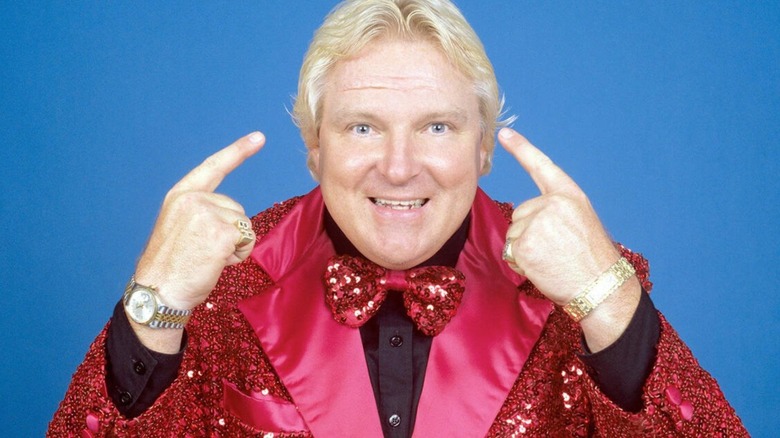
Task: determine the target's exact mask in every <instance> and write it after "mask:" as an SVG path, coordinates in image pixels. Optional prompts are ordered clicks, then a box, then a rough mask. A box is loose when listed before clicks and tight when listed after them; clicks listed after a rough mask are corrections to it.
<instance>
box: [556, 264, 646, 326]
mask: <svg viewBox="0 0 780 438" xmlns="http://www.w3.org/2000/svg"><path fill="white" fill-rule="evenodd" d="M635 273H636V271H635V270H634V267H633V266H632V265H631V263H629V262H628V260H626V258H625V257H620V259H619V260H618V261H617V262H615V263H614V264H613V265H612V266H610V267H609V269H607V270H606V271H604V272H603V273H601V275H599V276H598V277H597V278H596V279H595V280H594V281H593V282H592V283H591V284H589V285H588V286H587V287H586V288H585V289H583V291H582V292H580V293H579V294H577V296H576V297H574V299H572V300H571V301H569V303H568V304H566V305H565V306H564V307H563V310H564V311H565V312H566V313H568V314H569V316H571V318H572V319H573V320H574V321H575V322H580V321H581V320H582V319H583V318H585V317H586V316H588V314H589V313H590V312H591V311H593V309H595V308H596V307H598V306H599V304H601V303H602V302H603V301H604V300H605V299H607V297H609V296H610V295H612V293H613V292H615V291H616V290H617V289H618V288H620V286H622V285H623V283H625V282H626V280H628V279H629V278H631V276H633V275H634V274H635Z"/></svg>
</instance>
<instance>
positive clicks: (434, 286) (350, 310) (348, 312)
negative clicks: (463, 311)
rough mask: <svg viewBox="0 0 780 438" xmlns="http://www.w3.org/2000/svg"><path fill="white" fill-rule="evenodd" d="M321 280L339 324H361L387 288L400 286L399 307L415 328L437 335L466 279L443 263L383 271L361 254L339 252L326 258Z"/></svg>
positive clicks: (450, 317)
mask: <svg viewBox="0 0 780 438" xmlns="http://www.w3.org/2000/svg"><path fill="white" fill-rule="evenodd" d="M323 280H324V282H325V302H326V303H327V304H328V307H330V309H331V310H332V311H333V316H334V318H335V320H336V321H338V322H339V323H341V324H346V325H348V326H350V327H360V326H361V325H363V324H365V323H366V321H368V320H369V319H370V318H371V317H372V316H374V314H375V313H376V312H377V311H378V310H379V307H380V306H381V305H382V303H383V302H384V300H385V297H386V296H387V293H388V292H389V291H391V290H399V291H401V290H402V291H403V300H404V307H406V310H407V313H408V315H409V317H410V318H411V319H412V321H414V323H415V325H416V326H417V328H418V329H420V331H421V332H423V333H425V334H426V335H428V336H436V335H438V334H439V333H440V332H441V331H442V330H443V329H444V327H445V326H446V325H447V323H448V322H449V321H450V320H451V319H452V317H453V316H455V313H456V312H457V309H458V305H460V301H461V299H462V298H463V292H464V290H465V280H466V279H465V277H464V276H463V274H462V273H461V272H460V271H458V270H456V269H453V268H449V267H446V266H428V267H424V268H417V269H410V270H408V271H387V270H386V269H384V268H382V267H381V266H378V265H376V264H375V263H372V262H370V261H368V260H366V259H363V258H360V257H351V256H338V257H333V258H332V259H331V260H330V261H329V263H328V267H327V269H326V271H325V275H324V277H323Z"/></svg>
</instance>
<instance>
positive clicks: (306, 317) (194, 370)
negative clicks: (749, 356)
mask: <svg viewBox="0 0 780 438" xmlns="http://www.w3.org/2000/svg"><path fill="white" fill-rule="evenodd" d="M471 214H472V219H471V228H470V230H469V237H468V240H467V242H466V245H465V246H464V248H463V251H462V252H461V255H460V257H459V259H458V264H457V267H458V269H460V270H461V271H462V272H463V273H464V274H465V275H466V293H465V295H464V299H463V302H462V304H461V306H460V308H459V310H458V314H457V315H456V316H455V318H454V319H453V320H452V321H451V322H450V324H449V325H448V326H447V327H446V328H445V330H444V331H443V332H442V333H441V334H440V335H438V336H437V337H436V338H435V340H434V342H433V344H432V346H431V352H430V357H429V362H428V367H427V370H426V377H425V384H424V387H423V391H422V395H421V398H420V402H419V406H418V411H417V421H416V424H415V431H414V435H415V436H421V437H433V436H464V437H472V436H474V437H476V436H486V435H487V436H497V437H498V436H500V437H505V436H506V437H508V436H513V437H514V436H520V435H525V436H556V437H557V436H605V437H621V436H641V435H647V436H697V437H699V436H706V437H717V436H728V437H735V436H747V432H746V431H745V430H744V428H743V426H742V424H741V422H740V420H739V418H738V417H737V416H736V414H735V412H734V410H733V409H732V408H731V406H729V404H728V402H727V401H726V400H725V398H724V396H723V394H722V393H721V391H720V389H719V387H718V384H717V383H716V382H715V380H714V379H713V378H712V377H711V376H710V375H709V374H708V373H707V372H705V371H704V370H702V369H701V367H699V364H698V363H697V361H696V359H694V357H693V356H692V355H691V352H690V351H689V349H688V348H687V347H686V346H685V345H684V344H683V342H682V341H681V340H680V339H679V338H678V336H677V334H676V333H675V331H674V330H673V329H672V328H671V327H670V326H669V324H668V323H667V322H666V320H665V319H664V318H663V317H662V316H661V335H660V339H659V342H658V354H657V358H656V362H655V364H654V367H653V370H652V372H651V374H650V376H649V377H648V379H647V381H646V383H645V386H644V389H643V400H644V408H643V410H642V411H641V412H639V413H635V414H632V413H628V412H625V411H623V410H621V409H620V408H619V407H617V406H616V405H614V404H613V403H612V402H611V401H610V400H609V399H608V398H607V397H606V396H605V395H603V394H602V393H601V392H600V391H599V389H598V387H597V385H596V384H595V383H594V381H593V380H592V379H591V377H590V376H589V374H588V371H587V370H586V369H585V365H584V364H583V363H582V361H581V360H580V359H579V358H578V355H577V353H580V352H581V348H582V347H581V334H580V331H579V328H578V325H577V324H576V323H574V322H572V320H571V319H570V318H569V317H568V316H567V315H566V314H565V313H563V312H562V311H561V310H560V309H559V308H556V307H554V306H553V305H552V304H551V303H550V302H549V301H548V300H546V299H544V297H543V296H542V295H541V294H540V293H539V292H538V291H537V290H536V289H535V288H534V286H533V285H532V284H530V283H529V282H527V281H526V282H523V278H522V277H520V276H518V275H517V274H515V273H514V272H512V271H511V270H510V269H509V268H508V267H507V266H506V263H504V262H503V261H502V260H501V258H500V253H501V248H502V247H503V244H504V236H505V233H506V229H507V222H508V219H509V217H510V215H511V208H510V206H509V205H507V204H497V203H495V202H494V201H492V200H490V199H489V198H488V197H487V195H485V194H484V193H483V192H482V191H479V192H478V193H477V197H476V199H475V201H474V205H473V207H472V213H471ZM322 216H323V203H322V197H321V195H320V192H319V190H318V189H315V190H314V191H313V192H312V193H310V194H309V195H307V196H304V197H300V198H295V199H292V200H289V201H286V202H284V203H281V204H278V205H275V206H274V207H272V208H270V209H269V210H266V211H265V212H263V213H261V214H259V215H258V216H257V217H255V218H254V219H253V226H254V230H255V232H256V233H257V235H258V237H259V238H258V243H257V245H256V247H255V250H254V252H253V253H252V256H251V257H250V259H248V260H247V261H245V262H244V263H241V264H239V265H236V266H233V267H229V268H226V269H225V271H224V272H223V275H222V277H221V278H220V280H219V282H218V284H217V286H216V288H215V289H214V291H213V292H212V293H211V295H210V296H209V298H208V300H207V301H206V302H205V303H203V304H201V305H200V306H198V308H197V309H196V311H195V315H194V317H193V319H192V320H191V321H190V323H189V324H188V326H187V331H188V335H189V343H188V345H187V349H186V351H185V354H184V358H183V361H182V365H181V369H180V371H179V375H178V377H177V378H176V380H175V381H174V382H173V383H172V384H171V386H170V387H169V388H168V389H167V390H166V391H165V392H164V393H163V394H162V395H161V396H160V397H159V399H158V400H157V402H156V403H155V404H154V405H153V406H152V407H151V408H149V409H148V410H147V411H146V412H144V413H143V414H142V415H140V416H139V417H137V418H134V419H131V420H128V419H126V418H124V417H123V416H122V415H121V414H120V413H119V412H118V411H117V409H116V407H115V406H114V404H113V403H112V401H111V400H110V398H109V397H108V395H107V391H106V387H105V381H106V380H105V365H106V359H105V353H104V352H105V339H106V332H105V330H104V331H103V333H101V334H100V335H99V336H98V337H97V339H96V340H95V342H94V343H93V344H92V346H91V347H90V349H89V352H88V353H87V356H86V359H85V360H84V363H83V364H81V366H79V368H78V370H77V371H76V373H75V375H74V377H73V381H72V382H71V385H70V388H69V389H68V391H67V393H66V395H65V399H64V400H63V401H62V403H61V404H60V407H59V409H58V410H57V412H56V413H55V415H54V419H53V420H52V422H51V424H50V429H49V435H50V436H78V435H80V436H144V437H154V436H177V437H185V436H220V437H222V436H224V437H234V436H236V437H237V436H241V437H243V436H260V437H308V436H317V437H342V436H343V437H376V436H381V435H382V431H381V425H380V418H379V415H378V413H377V409H376V402H375V400H374V394H373V391H372V388H371V383H370V379H369V376H368V371H367V369H366V365H365V359H364V356H363V346H362V343H361V340H360V335H359V331H358V330H355V329H350V328H348V327H345V326H343V325H340V324H338V323H336V322H335V321H334V320H333V316H332V314H331V313H330V311H329V310H328V309H327V308H326V306H325V303H324V299H323V298H322V297H323V286H322V280H321V278H322V273H323V271H324V268H325V266H326V262H327V259H328V258H329V257H330V256H331V255H333V253H334V251H333V247H332V244H331V243H330V240H329V239H328V237H327V235H326V234H325V232H324V229H323V226H322V219H321V218H322ZM624 254H625V255H626V256H627V257H628V258H629V260H630V261H631V262H632V263H634V265H635V266H636V267H637V268H638V272H639V276H640V279H641V280H642V281H643V283H645V285H646V286H649V283H647V265H646V262H645V261H644V259H642V258H641V256H639V255H634V254H632V253H630V252H628V251H625V252H624ZM518 285H519V286H518Z"/></svg>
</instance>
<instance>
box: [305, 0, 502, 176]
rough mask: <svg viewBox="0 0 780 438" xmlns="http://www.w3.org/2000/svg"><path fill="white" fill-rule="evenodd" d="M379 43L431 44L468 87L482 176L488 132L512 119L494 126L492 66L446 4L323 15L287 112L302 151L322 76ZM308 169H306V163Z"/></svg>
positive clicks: (366, 5)
mask: <svg viewBox="0 0 780 438" xmlns="http://www.w3.org/2000/svg"><path fill="white" fill-rule="evenodd" d="M379 37H395V38H405V39H422V40H426V41H431V42H433V43H434V44H437V45H438V46H440V47H441V49H442V51H443V53H444V54H445V55H446V56H447V58H448V59H449V60H450V62H452V64H453V65H454V66H455V67H456V68H457V69H458V70H459V71H460V72H461V73H462V74H463V75H464V76H465V77H466V78H468V79H469V80H471V81H473V84H474V92H475V93H476V94H477V97H478V99H479V106H480V108H479V110H480V114H481V116H482V130H483V137H482V147H483V148H484V149H485V150H486V151H487V156H488V158H487V160H486V161H485V165H484V167H483V169H482V171H483V173H487V172H488V171H489V170H490V167H491V162H492V155H493V148H494V146H495V140H494V132H495V130H496V129H497V128H498V127H500V126H504V125H506V124H508V123H511V121H512V118H510V119H509V120H506V121H501V120H499V119H500V117H501V116H502V108H503V104H504V100H503V98H502V97H501V96H500V94H499V90H498V83H497V81H496V75H495V72H494V71H493V65H492V64H491V63H490V60H489V59H488V57H487V54H486V53H485V49H484V47H483V46H482V42H481V41H480V40H479V37H478V36H477V34H476V33H475V32H474V29H472V28H471V26H470V25H469V24H468V22H467V21H466V19H465V18H464V17H463V15H462V14H461V12H460V11H459V10H458V8H457V7H456V6H455V5H454V4H453V3H452V2H450V1H449V0H346V1H344V2H342V3H340V4H339V5H338V6H336V8H335V9H333V11H331V12H330V14H328V16H327V17H326V18H325V21H324V22H323V23H322V26H320V28H319V29H318V30H317V32H316V33H315V34H314V38H313V39H312V42H311V44H310V46H309V50H308V51H307V52H306V55H305V57H304V60H303V65H302V66H301V72H300V77H299V79H298V95H297V97H296V98H295V105H294V106H293V111H292V115H293V119H294V121H295V123H296V125H298V127H299V128H300V130H301V136H302V137H303V141H304V143H306V147H307V148H308V149H312V148H314V147H317V142H318V140H317V136H318V132H319V128H320V123H321V121H322V102H321V100H322V96H323V92H324V89H325V81H326V80H327V76H328V73H330V71H331V69H332V68H333V66H334V65H335V64H336V63H337V62H338V61H339V60H341V59H345V58H348V57H350V56H353V55H355V54H357V53H358V52H359V51H360V50H361V49H362V48H363V47H365V46H366V45H367V44H368V43H370V42H372V41H374V40H375V39H377V38H379ZM310 157H311V155H310ZM308 165H309V168H310V169H311V168H312V163H311V161H310V162H309V163H308Z"/></svg>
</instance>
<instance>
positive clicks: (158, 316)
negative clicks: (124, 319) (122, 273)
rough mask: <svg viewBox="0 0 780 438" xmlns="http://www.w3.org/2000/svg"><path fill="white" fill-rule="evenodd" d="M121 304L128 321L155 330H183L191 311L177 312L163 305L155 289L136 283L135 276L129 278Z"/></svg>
mask: <svg viewBox="0 0 780 438" xmlns="http://www.w3.org/2000/svg"><path fill="white" fill-rule="evenodd" d="M122 302H123V303H124V306H125V313H127V316H128V317H129V318H130V319H132V320H133V321H135V322H137V323H138V324H142V325H145V326H147V327H151V328H155V329H159V328H168V329H183V328H184V326H185V325H186V324H187V321H189V320H190V316H191V315H192V310H179V309H174V308H171V307H168V306H166V305H164V304H163V303H162V302H161V301H160V295H159V294H158V293H157V289H156V288H155V287H154V286H144V285H141V284H138V283H136V282H135V276H133V277H130V281H129V282H128V283H127V286H126V287H125V294H124V297H123V299H122Z"/></svg>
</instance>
